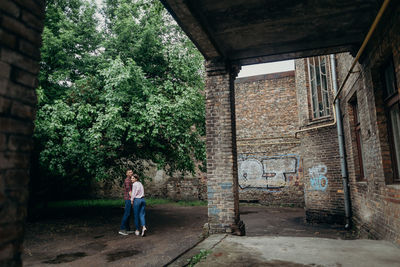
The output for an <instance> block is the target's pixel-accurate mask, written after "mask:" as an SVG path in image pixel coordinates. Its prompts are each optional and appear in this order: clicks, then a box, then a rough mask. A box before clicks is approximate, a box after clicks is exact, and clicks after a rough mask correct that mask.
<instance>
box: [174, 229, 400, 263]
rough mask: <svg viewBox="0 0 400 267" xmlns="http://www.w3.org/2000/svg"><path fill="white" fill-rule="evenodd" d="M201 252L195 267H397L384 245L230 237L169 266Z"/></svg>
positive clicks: (397, 256) (398, 253)
mask: <svg viewBox="0 0 400 267" xmlns="http://www.w3.org/2000/svg"><path fill="white" fill-rule="evenodd" d="M202 249H204V250H208V251H211V253H210V254H209V255H208V256H207V258H205V259H203V260H202V261H200V262H199V263H198V264H197V265H196V267H210V266H211V267H212V266H229V267H240V266H270V267H272V266H288V267H300V266H314V267H315V266H343V267H344V266H349V267H356V266H362V267H369V266H371V267H385V266H387V267H394V266H400V249H399V248H398V247H395V246H394V245H393V244H392V243H389V242H385V241H376V240H341V239H329V238H315V237H287V236H277V237H272V236H256V237H239V236H232V235H213V236H211V237H209V238H207V239H206V240H204V241H203V242H201V243H200V244H199V245H197V246H196V247H195V248H193V249H192V250H191V251H189V252H188V253H187V254H185V255H183V256H182V257H181V258H179V259H178V260H176V261H175V262H174V263H172V264H171V265H170V266H174V267H175V266H185V264H186V262H187V258H190V257H189V254H191V255H193V254H196V253H198V251H200V250H202ZM191 255H190V256H191Z"/></svg>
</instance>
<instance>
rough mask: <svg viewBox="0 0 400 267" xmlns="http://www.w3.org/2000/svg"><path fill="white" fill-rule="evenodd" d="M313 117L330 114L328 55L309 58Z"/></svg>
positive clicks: (317, 117)
mask: <svg viewBox="0 0 400 267" xmlns="http://www.w3.org/2000/svg"><path fill="white" fill-rule="evenodd" d="M307 63H308V64H307V65H308V75H309V84H310V95H311V108H312V115H313V116H312V117H313V119H319V118H322V117H326V116H329V115H330V107H329V92H328V79H327V64H328V60H327V57H326V56H321V57H310V58H308V59H307Z"/></svg>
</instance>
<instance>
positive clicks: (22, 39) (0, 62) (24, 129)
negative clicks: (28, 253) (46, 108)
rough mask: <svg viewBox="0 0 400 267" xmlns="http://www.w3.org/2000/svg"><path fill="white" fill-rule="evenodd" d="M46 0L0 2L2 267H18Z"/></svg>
mask: <svg viewBox="0 0 400 267" xmlns="http://www.w3.org/2000/svg"><path fill="white" fill-rule="evenodd" d="M43 18H44V1H41V0H37V1H33V0H31V1H29V0H25V1H22V0H14V1H11V0H1V1H0V265H1V266H20V265H21V259H20V255H21V250H22V241H23V232H24V221H25V217H26V206H27V199H28V186H27V185H28V182H29V172H28V170H29V162H30V160H29V159H30V151H31V146H32V144H31V137H32V132H33V123H32V122H33V119H34V116H35V104H36V95H35V90H34V89H35V87H36V85H37V79H36V75H37V73H38V70H39V63H38V61H39V59H40V52H39V47H40V43H41V37H40V36H41V32H42V28H43Z"/></svg>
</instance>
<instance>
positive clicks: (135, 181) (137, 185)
mask: <svg viewBox="0 0 400 267" xmlns="http://www.w3.org/2000/svg"><path fill="white" fill-rule="evenodd" d="M131 179H132V194H131V203H132V205H133V214H134V218H135V227H136V231H135V235H139V234H140V232H139V229H140V227H139V220H140V225H141V226H142V236H145V233H146V231H147V228H146V221H145V215H146V211H145V208H146V201H145V199H144V188H143V185H142V183H141V182H139V176H138V175H137V174H133V175H132V178H131Z"/></svg>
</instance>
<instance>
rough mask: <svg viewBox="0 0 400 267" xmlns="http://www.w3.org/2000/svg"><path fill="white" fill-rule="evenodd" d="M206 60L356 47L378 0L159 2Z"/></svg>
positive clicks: (251, 60)
mask: <svg viewBox="0 0 400 267" xmlns="http://www.w3.org/2000/svg"><path fill="white" fill-rule="evenodd" d="M161 2H162V3H163V4H164V6H165V7H166V8H167V9H168V11H169V12H170V13H171V14H172V16H173V17H174V18H175V20H176V21H177V22H178V24H179V25H180V26H181V27H182V29H183V30H184V31H185V32H186V34H187V35H188V36H189V38H190V39H191V40H192V41H193V42H194V44H195V45H196V46H197V48H198V49H199V50H200V52H201V53H202V54H203V55H204V57H205V58H206V59H208V60H211V59H216V58H221V59H224V60H228V61H230V62H233V63H239V64H241V65H248V64H255V63H264V62H271V61H277V60H285V59H293V58H302V57H308V56H312V55H323V54H330V53H338V52H346V51H348V52H354V51H356V50H357V49H358V48H359V47H360V45H361V43H362V41H363V39H364V38H365V36H366V34H367V32H368V29H369V27H370V26H371V24H372V22H373V20H374V18H375V16H376V14H377V13H378V10H379V7H380V5H381V3H382V1H379V0H352V1H350V0H264V1H262V0H221V1H216V0H161Z"/></svg>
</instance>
